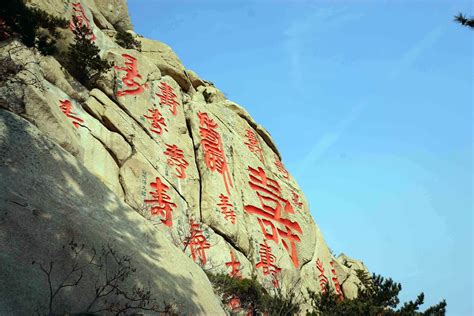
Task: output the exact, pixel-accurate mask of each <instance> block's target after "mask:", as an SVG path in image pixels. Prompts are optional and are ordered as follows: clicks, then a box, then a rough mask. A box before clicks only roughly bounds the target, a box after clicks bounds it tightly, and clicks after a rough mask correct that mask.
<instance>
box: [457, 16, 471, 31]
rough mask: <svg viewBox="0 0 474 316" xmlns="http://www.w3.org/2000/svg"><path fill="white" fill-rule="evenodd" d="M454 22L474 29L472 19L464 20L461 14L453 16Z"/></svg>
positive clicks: (464, 17)
mask: <svg viewBox="0 0 474 316" xmlns="http://www.w3.org/2000/svg"><path fill="white" fill-rule="evenodd" d="M454 21H456V22H458V23H460V24H461V25H464V26H467V27H469V28H471V29H472V28H474V19H473V18H472V17H470V18H466V16H465V15H464V14H462V13H459V14H458V15H455V16H454Z"/></svg>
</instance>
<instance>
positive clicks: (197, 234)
mask: <svg viewBox="0 0 474 316" xmlns="http://www.w3.org/2000/svg"><path fill="white" fill-rule="evenodd" d="M189 234H190V236H189V237H187V238H186V240H185V245H186V246H189V248H190V250H191V256H192V257H193V260H194V262H197V261H196V260H197V259H199V261H200V263H201V264H202V265H206V262H207V259H206V249H209V248H210V247H211V244H210V243H209V242H208V241H207V239H206V237H205V236H204V235H203V234H202V229H200V226H199V224H198V223H194V221H193V220H192V219H191V220H190V221H189Z"/></svg>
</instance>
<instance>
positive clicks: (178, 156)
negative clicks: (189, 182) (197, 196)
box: [165, 144, 189, 179]
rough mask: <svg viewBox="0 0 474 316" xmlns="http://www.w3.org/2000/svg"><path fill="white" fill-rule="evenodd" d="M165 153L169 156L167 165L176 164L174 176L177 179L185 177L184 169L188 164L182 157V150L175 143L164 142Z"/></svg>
mask: <svg viewBox="0 0 474 316" xmlns="http://www.w3.org/2000/svg"><path fill="white" fill-rule="evenodd" d="M165 155H166V156H168V157H169V158H168V160H167V163H168V166H170V167H173V166H176V168H175V170H176V177H177V178H179V179H184V178H186V174H185V173H184V171H185V170H186V167H187V166H188V165H189V164H188V162H187V161H186V160H185V159H184V153H183V151H182V150H181V149H179V148H178V146H176V145H168V144H166V150H165Z"/></svg>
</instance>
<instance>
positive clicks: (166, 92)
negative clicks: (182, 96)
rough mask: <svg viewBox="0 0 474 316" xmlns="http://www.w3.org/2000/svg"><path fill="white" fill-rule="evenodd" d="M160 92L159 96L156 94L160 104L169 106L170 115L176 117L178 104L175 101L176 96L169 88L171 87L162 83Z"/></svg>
mask: <svg viewBox="0 0 474 316" xmlns="http://www.w3.org/2000/svg"><path fill="white" fill-rule="evenodd" d="M160 90H161V94H158V93H157V94H156V95H157V96H158V97H160V104H161V105H167V106H169V107H170V111H171V113H172V114H173V115H175V116H176V114H177V111H176V109H177V106H178V105H179V103H178V102H177V101H176V100H175V99H176V94H175V93H174V92H173V88H171V86H169V85H168V84H166V83H165V82H162V83H161V86H160Z"/></svg>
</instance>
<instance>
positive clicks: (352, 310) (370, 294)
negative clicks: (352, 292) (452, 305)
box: [307, 270, 446, 316]
mask: <svg viewBox="0 0 474 316" xmlns="http://www.w3.org/2000/svg"><path fill="white" fill-rule="evenodd" d="M356 272H357V275H358V277H359V280H361V281H362V286H360V288H359V292H358V296H357V298H355V299H352V300H350V299H345V300H340V299H339V297H338V295H336V294H335V293H334V292H332V291H331V290H330V288H329V286H328V285H326V291H325V292H324V293H319V294H316V293H315V292H313V291H311V290H308V293H309V298H310V299H309V302H308V303H310V305H311V306H312V308H313V310H312V311H308V312H307V315H311V316H315V315H324V316H326V315H328V316H332V315H356V316H357V315H370V316H371V315H374V316H375V315H376V316H422V315H425V316H444V315H445V314H446V301H445V300H443V301H441V302H439V303H438V304H436V305H434V306H431V307H429V308H428V309H426V310H425V311H424V312H419V311H418V310H419V308H420V306H421V305H422V304H423V302H424V298H425V295H424V294H423V293H420V294H419V295H418V296H417V298H416V299H415V301H409V302H406V303H404V304H403V305H402V306H401V307H399V308H397V306H398V304H399V303H400V299H399V298H398V295H399V293H400V291H401V289H402V286H401V284H400V283H397V282H394V281H393V280H392V279H390V278H388V279H385V278H384V277H382V276H380V275H376V274H373V275H372V276H370V275H369V274H368V273H367V272H365V271H362V270H357V271H356Z"/></svg>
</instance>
